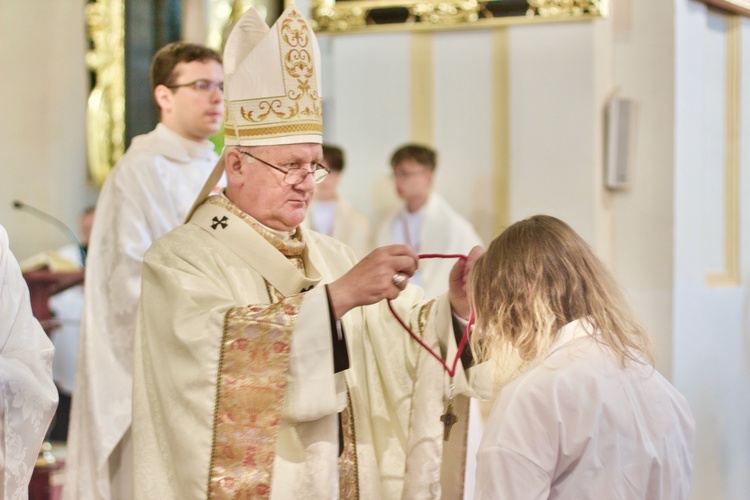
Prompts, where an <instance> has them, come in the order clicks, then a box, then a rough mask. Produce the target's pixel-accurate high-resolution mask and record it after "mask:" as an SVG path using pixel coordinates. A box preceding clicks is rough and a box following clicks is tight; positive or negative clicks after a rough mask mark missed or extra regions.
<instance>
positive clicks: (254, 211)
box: [225, 143, 323, 231]
mask: <svg viewBox="0 0 750 500" xmlns="http://www.w3.org/2000/svg"><path fill="white" fill-rule="evenodd" d="M243 152H244V153H243ZM247 153H249V155H252V156H249V155H248V154H247ZM225 155H226V165H227V190H226V193H227V197H228V198H229V199H230V200H231V201H232V202H233V203H234V204H235V205H237V206H238V207H239V208H240V209H241V210H242V211H243V212H245V213H247V214H249V215H251V216H252V217H254V218H255V219H256V220H257V221H258V222H260V223H261V224H264V225H266V226H268V227H270V228H272V229H276V230H279V231H293V230H294V229H296V228H297V227H298V226H299V225H300V224H301V223H302V221H303V220H304V218H305V215H306V214H307V208H308V206H309V204H310V199H311V198H312V195H313V193H314V191H315V181H313V176H312V175H307V176H305V178H304V179H303V180H302V181H300V182H298V183H297V184H288V183H287V182H286V181H285V180H284V178H285V174H284V173H283V172H280V171H278V170H276V169H274V168H272V167H270V166H268V165H266V164H265V163H264V161H265V162H268V163H270V164H272V165H275V166H277V167H278V168H280V169H283V170H289V169H291V168H304V169H308V170H312V168H313V167H314V165H315V164H317V163H318V162H320V160H321V159H322V157H323V148H322V147H321V146H320V144H312V143H305V144H289V145H280V146H255V147H239V148H229V149H228V150H227V152H226V153H225ZM253 157H255V158H253ZM256 158H257V159H256ZM261 160H262V161H261Z"/></svg>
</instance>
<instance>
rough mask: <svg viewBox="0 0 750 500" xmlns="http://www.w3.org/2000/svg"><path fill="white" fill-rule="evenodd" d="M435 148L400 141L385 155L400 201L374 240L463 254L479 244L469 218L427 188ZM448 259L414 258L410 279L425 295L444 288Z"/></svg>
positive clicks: (425, 250) (430, 186)
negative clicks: (416, 268)
mask: <svg viewBox="0 0 750 500" xmlns="http://www.w3.org/2000/svg"><path fill="white" fill-rule="evenodd" d="M436 168H437V153H436V152H435V150H434V149H432V148H430V147H427V146H424V145H421V144H406V145H404V146H401V147H400V148H398V149H397V150H396V151H394V153H393V155H392V156H391V169H392V170H393V180H394V184H395V186H396V192H397V194H398V197H399V198H400V199H401V200H402V201H403V206H402V207H400V208H399V209H398V210H397V211H395V212H394V213H392V214H391V215H389V216H388V217H386V219H385V220H384V221H382V222H381V223H380V224H379V226H378V231H377V236H376V240H375V242H376V246H383V245H391V244H394V243H399V244H405V245H409V246H410V247H412V248H413V249H414V250H415V251H416V252H417V253H418V254H424V253H439V254H456V253H458V254H464V255H465V254H466V253H468V252H469V250H471V249H472V248H473V247H474V246H476V245H482V240H481V239H480V238H479V235H477V233H476V231H475V230H474V228H473V227H472V226H471V224H470V223H469V221H467V220H466V219H465V218H464V217H462V216H461V215H459V214H458V212H456V211H455V210H454V209H453V208H451V206H450V205H448V202H447V201H445V199H444V198H443V197H442V196H440V195H439V194H438V193H436V192H435V191H434V189H433V184H434V178H435V169H436ZM452 264H453V262H451V261H449V260H443V259H429V260H422V261H420V262H419V271H418V272H417V274H416V275H414V277H413V280H412V282H413V283H414V284H416V285H419V286H421V287H422V288H423V289H424V291H425V295H426V296H427V297H428V298H432V297H436V296H437V295H439V294H441V293H444V292H445V290H446V286H447V283H448V281H447V280H448V274H449V273H450V270H451V266H452Z"/></svg>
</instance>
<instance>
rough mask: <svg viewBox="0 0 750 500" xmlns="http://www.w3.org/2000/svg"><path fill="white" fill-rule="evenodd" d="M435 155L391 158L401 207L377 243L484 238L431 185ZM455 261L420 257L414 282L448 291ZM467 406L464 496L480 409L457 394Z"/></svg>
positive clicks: (446, 247)
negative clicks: (401, 203) (401, 202)
mask: <svg viewBox="0 0 750 500" xmlns="http://www.w3.org/2000/svg"><path fill="white" fill-rule="evenodd" d="M436 168H437V153H436V152H435V150H434V149H432V148H430V147H428V146H425V145H422V144H405V145H403V146H401V147H399V148H398V149H396V151H394V152H393V155H392V156H391V169H392V173H393V180H394V184H395V187H396V194H398V197H399V198H400V199H401V200H402V201H403V205H402V206H401V208H399V209H398V210H397V211H395V212H394V213H392V214H391V215H389V216H388V217H386V219H385V220H384V221H383V222H381V223H380V225H379V229H378V231H377V237H376V244H377V246H383V245H390V244H394V243H399V244H406V245H409V246H410V247H412V248H413V249H414V251H415V252H417V253H418V254H463V255H466V254H467V253H468V252H469V251H470V250H471V249H472V248H473V247H475V246H477V245H479V246H481V245H482V241H481V239H480V238H479V235H477V233H476V231H475V230H474V228H473V227H472V225H471V223H469V221H467V220H466V219H465V218H464V217H462V216H461V215H460V214H459V213H458V212H456V211H455V210H454V209H453V208H452V207H451V206H450V205H449V204H448V202H447V201H445V199H444V198H443V197H442V196H440V195H439V194H438V193H436V192H435V191H434V189H433V185H434V180H435V170H436ZM453 262H454V261H452V260H448V259H422V260H420V261H419V269H418V271H417V273H416V274H415V275H414V276H413V278H412V282H413V283H414V284H416V285H419V286H420V287H422V288H423V289H424V292H425V296H426V297H427V298H432V297H437V296H438V295H440V294H442V293H445V291H446V289H447V283H448V276H449V274H450V272H451V266H452V265H453ZM457 399H458V401H457V403H458V404H460V405H462V406H466V407H468V408H469V409H468V415H469V422H468V428H466V433H465V440H466V447H467V453H466V484H465V488H464V492H465V494H464V498H466V499H470V498H473V495H474V491H473V488H474V475H475V468H474V467H475V456H476V450H477V447H478V446H479V439H480V437H481V435H482V415H481V414H482V412H481V407H480V404H479V401H478V400H476V399H464V397H463V396H460V397H458V398H457Z"/></svg>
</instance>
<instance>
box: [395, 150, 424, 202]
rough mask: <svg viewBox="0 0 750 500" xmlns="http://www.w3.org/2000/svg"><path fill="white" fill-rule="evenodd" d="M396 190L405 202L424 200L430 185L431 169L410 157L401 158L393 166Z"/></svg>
mask: <svg viewBox="0 0 750 500" xmlns="http://www.w3.org/2000/svg"><path fill="white" fill-rule="evenodd" d="M393 179H394V181H395V183H396V192H397V193H398V196H399V198H401V199H402V200H404V201H405V202H407V203H409V202H415V201H423V200H426V199H427V197H429V195H430V189H431V187H432V170H430V169H429V167H427V166H425V165H422V164H421V163H418V162H416V161H415V160H412V159H406V160H402V161H400V162H399V163H397V164H396V165H395V166H394V167H393Z"/></svg>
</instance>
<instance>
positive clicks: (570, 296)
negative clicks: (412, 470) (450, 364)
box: [470, 215, 695, 500]
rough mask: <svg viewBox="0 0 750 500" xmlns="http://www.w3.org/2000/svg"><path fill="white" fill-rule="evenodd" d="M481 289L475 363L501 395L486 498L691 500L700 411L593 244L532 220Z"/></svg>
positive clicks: (486, 456) (489, 427) (484, 462)
mask: <svg viewBox="0 0 750 500" xmlns="http://www.w3.org/2000/svg"><path fill="white" fill-rule="evenodd" d="M470 281H471V297H472V303H473V305H474V307H475V311H476V319H477V322H476V327H475V330H474V335H473V336H472V346H473V348H474V354H475V356H477V357H478V360H488V361H489V362H491V363H492V365H493V366H494V367H495V378H496V380H497V383H498V385H499V386H500V392H499V394H498V395H497V397H496V399H495V403H494V407H493V408H492V412H491V414H490V416H489V419H488V421H487V422H486V423H485V431H484V435H483V436H482V440H481V444H480V448H479V453H478V458H477V478H476V487H477V489H476V493H477V494H476V498H477V499H478V500H484V499H487V500H489V499H496V498H524V499H547V498H550V499H558V498H559V499H581V498H648V499H655V500H658V499H672V500H678V499H686V498H687V497H688V491H689V489H690V478H691V474H692V470H693V459H694V448H695V421H694V420H693V416H692V413H691V411H690V408H689V407H688V405H687V403H686V401H685V398H684V397H683V396H682V395H681V394H680V393H679V392H678V391H677V390H676V389H675V388H674V387H673V386H672V385H671V384H670V383H669V382H668V381H667V380H666V379H665V378H664V377H663V376H662V375H661V374H660V373H659V372H658V371H657V370H656V369H655V368H654V367H653V361H652V355H651V347H650V346H651V341H650V338H649V335H648V333H647V332H646V330H645V329H644V327H643V326H642V325H641V324H640V322H639V321H638V319H637V318H636V316H635V315H634V313H633V312H632V311H631V309H630V307H629V306H628V304H627V302H626V300H625V298H624V296H623V294H622V292H621V291H620V289H619V285H618V284H617V282H616V281H615V279H614V277H613V276H612V275H611V274H610V272H609V271H608V270H607V268H606V267H605V265H604V264H603V263H602V262H601V261H600V260H599V259H598V258H597V257H596V255H595V254H594V252H593V250H592V249H591V248H590V247H589V246H588V245H587V244H586V242H585V241H584V240H583V239H582V238H581V237H580V236H579V235H578V234H576V232H575V231H574V230H573V229H572V228H571V227H570V226H568V225H567V224H565V223H564V222H563V221H561V220H559V219H557V218H555V217H551V216H547V215H537V216H534V217H531V218H529V219H526V220H523V221H521V222H517V223H515V224H513V225H512V226H510V227H509V228H507V229H506V230H505V231H504V232H503V233H502V234H501V235H500V236H498V237H497V238H495V240H494V241H493V242H492V243H491V244H490V247H489V249H488V250H487V252H486V253H485V254H484V255H482V256H481V257H480V258H479V259H478V260H477V262H476V264H475V265H474V268H473V270H472V274H471V278H470Z"/></svg>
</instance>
